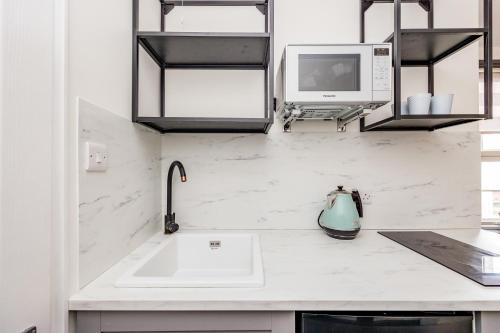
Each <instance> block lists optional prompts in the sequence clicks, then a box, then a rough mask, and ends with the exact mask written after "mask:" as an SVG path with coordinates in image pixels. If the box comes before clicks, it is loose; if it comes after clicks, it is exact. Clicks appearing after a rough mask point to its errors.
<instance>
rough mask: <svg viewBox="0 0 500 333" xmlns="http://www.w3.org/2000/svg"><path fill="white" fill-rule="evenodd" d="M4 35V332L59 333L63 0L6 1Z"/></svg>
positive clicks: (0, 321)
mask: <svg viewBox="0 0 500 333" xmlns="http://www.w3.org/2000/svg"><path fill="white" fill-rule="evenodd" d="M59 15H61V16H59ZM1 33H2V43H1V45H2V49H1V50H0V54H1V56H2V57H1V58H2V60H1V65H0V67H1V68H2V70H1V72H2V75H1V78H2V87H1V108H0V110H1V118H2V121H1V123H0V125H1V130H0V131H1V132H0V137H1V139H0V143H1V149H0V150H1V174H0V183H1V189H0V192H1V194H0V199H1V200H0V205H1V206H0V207H1V210H0V230H1V232H0V295H1V297H0V331H1V332H22V331H23V330H24V329H26V328H28V327H30V326H32V325H36V326H37V328H38V332H40V333H59V332H63V329H64V326H65V322H66V319H65V314H67V312H65V308H64V304H65V297H66V295H65V281H64V273H63V270H64V262H63V261H64V255H63V254H64V248H63V244H62V242H61V241H62V240H63V239H64V238H63V237H60V236H61V234H60V233H59V232H60V231H61V230H63V227H62V226H63V225H62V216H61V215H60V212H62V211H63V210H64V206H63V205H62V201H61V200H60V194H61V192H59V190H60V188H61V185H62V184H63V177H64V172H63V171H62V169H61V167H62V156H63V151H62V149H61V146H60V145H59V144H58V145H55V142H56V141H58V142H59V143H62V142H63V134H64V132H63V129H64V127H62V126H61V127H59V125H58V124H61V122H62V121H64V118H62V117H61V118H59V117H60V116H63V110H64V105H63V104H64V88H63V86H64V79H63V77H64V47H65V45H64V40H63V39H64V2H63V1H58V0H51V1H44V2H40V1H31V0H28V1H22V2H20V1H4V2H2V10H1ZM60 139H62V140H60ZM56 231H57V235H56V234H55V233H56ZM56 253H57V255H56Z"/></svg>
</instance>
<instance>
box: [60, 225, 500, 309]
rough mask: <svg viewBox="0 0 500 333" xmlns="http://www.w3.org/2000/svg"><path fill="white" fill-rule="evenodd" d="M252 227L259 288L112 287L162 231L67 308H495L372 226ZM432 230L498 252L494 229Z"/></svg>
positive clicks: (492, 299) (494, 302) (497, 304)
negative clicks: (352, 229)
mask: <svg viewBox="0 0 500 333" xmlns="http://www.w3.org/2000/svg"><path fill="white" fill-rule="evenodd" d="M181 232H195V231H181ZM214 232H218V231H214ZM231 232H235V231H231ZM236 232H244V231H236ZM251 232H252V233H253V232H256V233H258V234H260V238H261V246H262V256H263V263H264V275H265V286H264V287H262V288H116V287H114V283H115V281H116V280H117V278H118V277H119V276H121V275H122V274H123V273H124V272H125V271H126V270H128V269H129V268H130V267H131V266H132V265H133V264H134V263H136V262H137V261H138V260H139V259H140V258H141V257H143V256H144V255H145V254H146V253H148V252H149V251H150V250H151V249H152V248H154V247H155V246H156V245H158V243H159V242H161V241H162V240H164V239H165V237H168V236H165V235H162V234H158V235H156V236H154V237H153V238H151V239H150V240H149V241H147V242H146V243H144V244H143V245H142V246H140V247H139V248H138V249H137V250H136V251H134V252H133V253H132V254H130V255H129V256H128V257H126V258H124V259H123V260H122V261H120V262H119V263H118V264H116V265H115V266H113V267H112V268H111V269H109V270H108V271H107V272H106V273H104V274H103V275H101V276H100V277H99V278H98V279H96V280H95V281H94V282H92V283H90V284H89V285H87V286H86V287H85V288H83V289H82V290H81V291H80V292H79V293H77V294H75V295H73V296H72V297H71V298H70V300H69V308H70V310H95V311H106V310H115V311H119V310H124V311H130V310H138V311H153V310H156V311H158V310H193V311H198V310H221V311H222V310H311V311H312V310H373V311H380V310H402V311H413V310H421V311H424V310H433V311H438V310H474V311H500V287H483V286H481V285H479V284H477V283H476V282H474V281H472V280H469V279H468V278H466V277H464V276H462V275H460V274H458V273H455V272H453V271H451V270H450V269H448V268H446V267H444V266H442V265H440V264H437V263H435V262H434V261H432V260H430V259H427V258H425V257H424V256H422V255H419V254H417V253H415V252H413V251H411V250H409V249H407V248H405V247H403V246H401V245H399V244H397V243H395V242H393V241H391V240H389V239H387V238H385V237H383V236H381V235H379V234H377V232H376V231H368V230H365V231H361V233H360V234H359V235H358V237H357V238H356V239H355V240H353V241H341V240H335V239H332V238H329V237H327V236H326V235H325V234H324V233H323V232H322V231H321V230H266V231H264V230H260V231H251ZM436 232H438V233H440V234H442V235H445V236H448V237H451V238H453V239H456V240H459V241H462V242H465V243H469V244H471V245H474V246H476V247H479V248H482V249H485V250H489V251H492V252H495V253H500V235H497V234H495V233H492V232H488V231H480V230H478V229H459V230H439V231H436Z"/></svg>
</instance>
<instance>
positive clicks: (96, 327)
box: [76, 311, 295, 333]
mask: <svg viewBox="0 0 500 333" xmlns="http://www.w3.org/2000/svg"><path fill="white" fill-rule="evenodd" d="M104 332H114V333H132V332H133V333H160V332H161V333H177V332H192V333H208V332H210V333H217V332H224V333H232V332H234V333H250V332H252V333H290V332H295V313H294V312H291V311H283V312H270V311H165V312H163V311H145V312H141V311H102V312H98V311H79V312H77V315H76V333H104Z"/></svg>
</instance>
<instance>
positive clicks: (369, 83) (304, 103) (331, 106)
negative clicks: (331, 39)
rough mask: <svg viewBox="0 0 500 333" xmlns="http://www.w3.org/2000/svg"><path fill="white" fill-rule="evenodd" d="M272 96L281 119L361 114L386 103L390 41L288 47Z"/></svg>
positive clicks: (389, 94) (388, 98)
mask: <svg viewBox="0 0 500 333" xmlns="http://www.w3.org/2000/svg"><path fill="white" fill-rule="evenodd" d="M276 94H277V95H276V99H277V101H276V102H277V105H276V106H277V111H278V112H279V113H280V115H281V118H283V119H284V120H285V122H286V121H287V119H289V118H290V117H296V118H297V117H298V118H304V119H336V118H339V117H343V116H346V115H347V114H349V113H352V112H356V114H357V115H358V116H362V115H366V112H364V111H363V112H362V111H360V110H363V109H370V110H374V109H376V108H378V107H380V106H382V105H385V104H387V103H388V102H390V101H391V98H392V50H391V44H330V45H287V46H286V47H285V50H284V52H283V57H282V60H281V64H280V66H279V71H278V76H277V80H276Z"/></svg>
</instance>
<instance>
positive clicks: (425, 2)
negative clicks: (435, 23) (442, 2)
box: [418, 0, 432, 12]
mask: <svg viewBox="0 0 500 333" xmlns="http://www.w3.org/2000/svg"><path fill="white" fill-rule="evenodd" d="M431 2H432V0H419V1H418V4H419V5H420V7H422V8H423V9H424V10H425V11H426V12H430V11H431V8H432V4H431Z"/></svg>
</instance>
